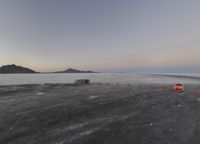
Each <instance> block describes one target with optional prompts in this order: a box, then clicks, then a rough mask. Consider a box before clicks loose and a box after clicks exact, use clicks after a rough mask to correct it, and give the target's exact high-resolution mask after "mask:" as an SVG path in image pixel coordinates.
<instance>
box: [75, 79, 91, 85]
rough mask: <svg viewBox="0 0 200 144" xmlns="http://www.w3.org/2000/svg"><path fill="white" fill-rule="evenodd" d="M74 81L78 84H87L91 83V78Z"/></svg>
mask: <svg viewBox="0 0 200 144" xmlns="http://www.w3.org/2000/svg"><path fill="white" fill-rule="evenodd" d="M74 83H75V84H77V85H87V84H90V80H89V79H78V80H75V81H74Z"/></svg>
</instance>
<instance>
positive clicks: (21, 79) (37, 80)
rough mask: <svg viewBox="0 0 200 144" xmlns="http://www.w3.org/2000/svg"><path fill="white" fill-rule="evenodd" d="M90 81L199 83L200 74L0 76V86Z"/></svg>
mask: <svg viewBox="0 0 200 144" xmlns="http://www.w3.org/2000/svg"><path fill="white" fill-rule="evenodd" d="M76 79H90V80H91V82H92V83H125V84H126V83H176V82H181V83H195V84H196V83H197V84H198V83H199V84H200V74H177V73H176V74H172V73H170V74H132V73H81V74H80V73H73V74H69V73H65V74H60V73H59V74H58V73H54V74H0V85H18V84H44V83H73V82H74V80H76Z"/></svg>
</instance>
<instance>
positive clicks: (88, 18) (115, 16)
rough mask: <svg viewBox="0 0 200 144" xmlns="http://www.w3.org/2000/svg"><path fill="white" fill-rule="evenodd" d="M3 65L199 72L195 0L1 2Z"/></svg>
mask: <svg viewBox="0 0 200 144" xmlns="http://www.w3.org/2000/svg"><path fill="white" fill-rule="evenodd" d="M6 64H16V65H21V66H25V67H29V68H32V69H34V70H36V71H41V72H46V71H55V70H64V69H66V68H69V67H72V68H77V69H81V70H94V71H102V72H103V71H104V72H112V71H113V72H116V71H118V72H120V71H122V72H131V71H137V72H140V70H141V71H147V72H148V71H149V72H156V70H157V71H158V72H159V71H161V70H163V71H166V72H173V69H174V70H176V71H178V72H179V71H180V72H181V71H182V70H183V72H185V71H189V72H190V70H191V71H192V72H200V0H0V66H1V65H6ZM171 70H172V71H171Z"/></svg>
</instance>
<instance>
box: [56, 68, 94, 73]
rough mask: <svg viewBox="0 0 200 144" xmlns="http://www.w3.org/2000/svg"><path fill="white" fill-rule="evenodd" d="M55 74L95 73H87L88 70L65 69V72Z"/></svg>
mask: <svg viewBox="0 0 200 144" xmlns="http://www.w3.org/2000/svg"><path fill="white" fill-rule="evenodd" d="M55 73H96V72H93V71H89V70H88V71H81V70H76V69H72V68H69V69H66V70H65V71H59V72H55Z"/></svg>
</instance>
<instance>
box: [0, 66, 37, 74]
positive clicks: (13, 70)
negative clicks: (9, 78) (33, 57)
mask: <svg viewBox="0 0 200 144" xmlns="http://www.w3.org/2000/svg"><path fill="white" fill-rule="evenodd" d="M0 73H37V72H36V71H34V70H31V69H29V68H26V67H22V66H16V65H15V64H12V65H5V66H2V67H0Z"/></svg>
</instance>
